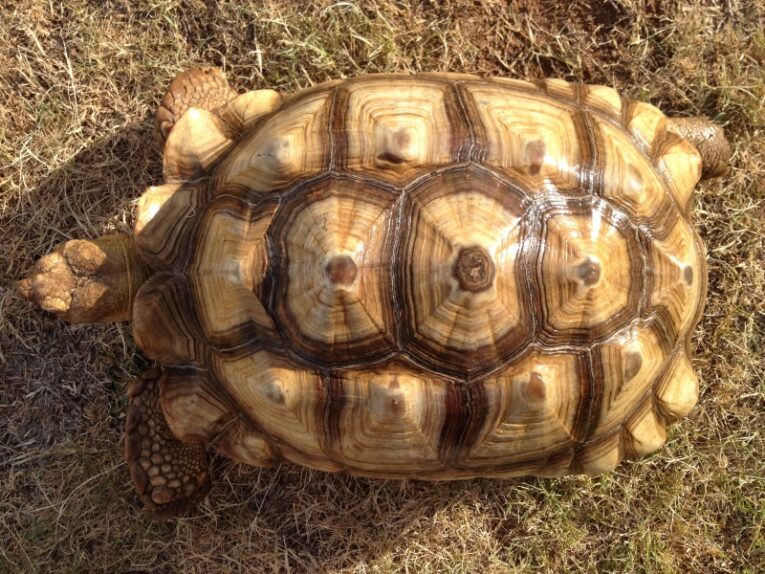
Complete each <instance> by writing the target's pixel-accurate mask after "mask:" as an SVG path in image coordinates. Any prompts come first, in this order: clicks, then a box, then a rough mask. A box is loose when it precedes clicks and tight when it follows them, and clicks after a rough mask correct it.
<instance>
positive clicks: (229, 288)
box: [190, 196, 276, 347]
mask: <svg viewBox="0 0 765 574" xmlns="http://www.w3.org/2000/svg"><path fill="white" fill-rule="evenodd" d="M275 209H276V204H273V203H264V204H260V205H258V206H257V207H253V206H251V205H249V204H247V203H246V202H242V201H239V200H236V199H234V198H231V197H226V196H223V197H218V198H217V199H215V200H214V201H213V202H212V203H211V204H210V205H209V206H208V208H207V211H206V213H205V216H204V218H203V220H202V222H201V225H200V231H199V235H198V237H197V251H196V253H195V258H194V261H193V263H192V265H191V267H190V278H191V283H192V285H193V287H194V294H195V297H196V308H197V310H198V311H199V319H200V323H201V325H202V329H203V330H204V332H205V335H206V336H207V337H208V338H209V340H210V341H211V342H213V343H214V344H216V345H219V346H221V347H232V346H236V345H238V344H240V343H241V342H242V341H243V340H246V339H248V338H250V339H251V338H255V337H264V336H268V335H269V334H272V333H273V330H274V324H273V321H272V319H271V317H270V316H269V314H268V312H267V311H266V309H265V307H264V305H263V302H262V301H261V300H260V298H259V297H258V293H259V290H260V286H261V283H262V282H263V280H264V278H265V276H266V273H267V268H268V255H267V250H268V246H267V244H266V231H267V229H268V226H269V225H270V224H271V219H272V216H273V213H274V211H275Z"/></svg>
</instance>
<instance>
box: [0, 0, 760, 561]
mask: <svg viewBox="0 0 765 574" xmlns="http://www.w3.org/2000/svg"><path fill="white" fill-rule="evenodd" d="M239 4H240V3H239V2H235V1H229V2H221V3H219V4H218V5H217V6H216V5H215V4H214V3H213V2H202V1H177V0H151V1H146V2H128V1H96V0H91V1H87V0H70V1H67V2H63V3H58V2H48V1H24V2H5V3H3V4H2V6H1V7H0V230H2V238H0V571H1V572H19V571H57V572H58V571H61V572H83V571H85V572H90V571H93V572H95V571H109V572H131V571H132V572H138V571H153V572H170V571H183V572H238V571H251V572H411V573H415V572H416V573H428V572H455V573H456V572H471V573H472V572H487V573H491V572H539V571H543V572H587V571H590V572H592V571H596V570H597V571H599V572H705V573H706V572H736V573H739V572H756V571H760V572H762V571H765V532H764V531H763V529H764V527H765V468H764V467H763V460H765V440H764V437H763V428H765V400H764V397H765V392H764V391H765V381H763V373H764V372H765V368H764V367H765V361H764V360H763V347H764V346H765V316H764V314H763V301H764V300H765V270H763V259H764V255H765V245H764V244H765V138H764V137H763V135H764V134H763V129H764V128H765V113H764V112H763V105H764V104H765V79H764V77H763V65H765V36H763V29H765V7H764V6H763V3H762V2H761V1H744V0H726V1H719V2H713V1H705V2H697V1H692V2H681V3H678V2H667V1H661V0H646V1H639V2H638V1H632V0H610V1H602V2H601V1H595V0H592V1H590V2H588V1H577V0H574V1H573V2H571V1H568V0H561V1H551V2H542V1H540V2H533V1H528V2H518V3H515V4H513V5H509V4H508V3H506V2H499V1H486V2H458V1H456V0H455V1H449V0H441V1H438V0H436V1H433V2H425V1H423V2H413V1H405V0H402V1H394V0H376V1H375V0H372V1H369V2H363V3H351V2H323V1H315V2H310V3H308V2H292V1H288V0H284V1H276V0H274V1H267V2H264V3H261V2H250V3H249V4H248V5H246V6H240V5H239ZM200 63H206V64H213V65H218V66H222V67H224V68H225V69H226V71H227V73H228V76H229V79H230V81H231V83H232V85H234V86H235V87H236V88H237V89H238V90H240V91H243V90H245V89H247V88H250V87H253V86H257V87H272V88H276V89H279V90H283V91H292V90H295V89H298V88H302V87H305V86H309V85H311V84H314V83H318V82H321V81H323V80H327V79H331V78H337V77H343V76H350V75H354V74H360V73H365V72H379V71H403V70H406V71H419V70H427V71H432V70H453V71H468V72H475V73H479V74H484V75H490V74H493V75H505V76H519V77H525V78H541V77H544V76H559V77H563V78H565V79H569V80H581V81H586V82H593V83H604V84H609V85H613V86H615V87H617V88H619V89H620V90H622V91H623V92H624V93H625V94H627V95H629V96H632V97H636V98H641V99H644V100H648V101H651V102H652V103H654V104H657V105H659V106H660V107H662V109H664V110H665V111H667V112H671V113H677V114H681V115H694V114H707V115H710V116H712V117H714V118H716V119H717V120H718V121H720V122H721V123H723V124H724V125H725V127H726V130H727V132H728V134H729V137H730V138H731V140H732V141H733V143H734V148H735V156H734V163H735V172H734V173H733V175H732V176H731V177H730V178H728V179H726V180H725V181H718V182H713V183H708V184H705V185H704V186H702V188H701V190H700V193H699V194H698V195H697V199H696V214H697V219H696V221H697V222H698V224H699V226H700V229H701V233H702V236H703V237H704V238H705V239H706V241H707V243H708V245H709V268H710V269H709V275H710V287H709V303H708V306H707V308H706V312H705V315H704V319H703V321H702V323H701V325H700V326H699V328H698V330H697V333H696V337H695V339H694V340H695V342H696V361H695V366H696V368H697V369H698V371H699V372H700V375H701V381H702V387H701V390H702V393H701V399H700V403H699V406H698V407H697V408H696V409H695V410H694V411H693V413H692V414H691V415H690V417H689V419H688V420H685V421H683V422H681V423H680V424H678V425H676V426H674V427H672V429H671V431H670V436H669V443H668V445H667V447H666V448H664V449H663V450H661V451H659V452H658V453H656V454H655V455H653V456H650V457H648V458H647V459H643V460H641V461H639V462H636V463H627V464H624V465H622V466H621V467H620V468H619V469H618V470H617V471H615V472H613V473H611V474H609V475H606V476H602V477H598V478H594V479H593V478H587V477H568V478H564V479H557V480H540V479H523V480H513V481H506V482H500V481H490V480H474V481H469V482H462V483H442V484H428V483H416V482H408V483H406V482H392V481H379V480H363V479H353V478H349V477H346V476H336V475H325V474H321V473H316V472H311V471H308V470H304V469H300V468H297V467H292V466H283V467H281V468H276V469H266V470H262V469H255V468H248V467H244V466H241V465H238V464H235V463H232V462H230V461H227V460H223V459H220V458H219V459H216V460H215V462H214V471H215V475H216V483H215V486H214V488H213V490H212V492H211V494H210V496H209V498H208V499H207V501H206V503H205V504H204V505H203V506H202V508H201V510H200V512H199V513H198V514H197V515H195V516H193V517H190V518H187V519H183V520H179V521H176V522H168V523H158V522H154V521H152V520H151V518H150V517H149V516H147V515H146V514H145V513H143V512H142V511H141V510H140V508H139V505H138V502H137V500H136V497H135V496H134V494H133V488H132V485H131V483H130V479H129V476H128V471H127V468H126V466H125V464H124V463H123V462H122V455H121V444H120V441H121V433H122V427H123V423H124V414H125V405H126V398H125V386H126V384H127V381H128V380H129V379H130V377H131V376H132V374H134V373H135V372H137V371H138V370H140V368H141V366H142V359H141V358H140V357H139V356H138V355H137V354H136V351H135V346H134V343H133V340H132V336H131V333H130V329H129V327H128V325H126V324H121V325H106V326H83V327H70V326H66V325H64V324H62V323H59V322H58V321H56V320H54V319H52V318H50V317H47V316H44V315H43V314H41V313H40V312H38V311H36V310H34V309H32V307H31V306H30V305H28V304H26V303H24V302H22V301H20V300H19V299H18V297H17V296H16V295H15V294H14V291H13V282H14V281H15V280H17V279H18V278H19V277H20V276H21V275H22V274H23V273H24V272H25V271H26V270H28V269H29V267H30V266H31V264H32V263H33V261H34V260H35V259H36V258H37V257H39V256H40V255H42V254H44V253H45V252H47V251H49V250H50V249H51V248H52V247H53V246H54V245H55V244H57V243H59V242H60V241H62V240H65V239H70V238H85V237H94V236H97V235H100V234H102V233H104V232H106V231H111V230H126V231H127V230H129V227H130V224H131V207H132V201H133V200H134V199H135V198H136V197H138V195H140V193H141V192H142V191H143V189H144V187H146V186H147V185H150V184H152V183H156V182H159V181H160V171H161V170H160V162H159V155H158V150H157V148H156V147H155V145H154V143H153V140H152V137H151V135H152V133H151V131H152V127H151V118H152V114H153V111H154V109H155V108H156V105H157V103H158V101H159V99H160V98H161V96H162V95H163V93H164V91H165V90H166V88H167V86H168V84H169V82H170V80H171V78H172V77H173V76H174V75H175V74H176V73H177V72H179V71H180V70H182V69H184V68H186V67H189V66H191V65H194V64H200Z"/></svg>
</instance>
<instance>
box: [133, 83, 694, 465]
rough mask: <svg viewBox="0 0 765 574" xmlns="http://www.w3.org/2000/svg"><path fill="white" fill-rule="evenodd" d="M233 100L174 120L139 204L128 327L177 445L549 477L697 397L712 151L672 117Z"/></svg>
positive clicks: (623, 444) (617, 111) (512, 89)
mask: <svg viewBox="0 0 765 574" xmlns="http://www.w3.org/2000/svg"><path fill="white" fill-rule="evenodd" d="M253 94H254V95H253ZM239 98H242V100H240V101H239V102H237V100H235V101H234V103H233V104H230V105H229V106H228V109H229V110H236V114H234V113H233V112H230V111H229V112H227V113H228V114H229V115H228V116H227V115H226V113H223V114H218V115H216V116H214V117H213V114H208V113H206V112H205V113H201V112H200V113H198V114H197V115H196V116H194V117H197V118H198V119H196V120H194V121H204V122H207V124H208V125H209V126H210V129H209V130H207V131H205V130H202V129H201V128H200V127H199V126H198V125H197V126H194V125H192V123H191V122H192V120H188V121H187V120H185V117H186V116H184V117H182V118H181V120H180V121H179V122H178V126H180V128H181V130H185V131H184V132H183V133H189V134H193V133H197V132H199V133H201V132H202V131H205V133H207V134H210V133H212V131H215V130H217V132H216V133H218V134H219V136H209V135H208V136H207V137H206V138H201V139H200V144H199V149H192V150H191V151H189V150H186V149H185V148H183V149H180V147H179V146H181V145H182V144H180V143H177V142H180V141H181V140H182V138H181V136H177V137H175V138H174V137H173V133H172V132H171V134H170V138H169V139H168V144H167V145H168V146H170V147H171V149H168V148H167V147H166V150H165V154H166V157H172V158H181V159H174V160H173V161H172V162H166V168H167V166H168V165H169V166H170V167H169V168H167V169H168V170H169V171H168V172H167V177H168V179H169V183H168V184H166V185H164V186H159V187H156V188H151V189H150V190H149V191H147V193H146V194H145V195H144V197H143V199H142V200H141V202H142V203H141V204H140V205H139V216H138V223H137V226H136V237H137V245H138V246H139V249H140V250H141V252H142V253H143V254H144V255H145V257H146V259H147V261H148V262H149V263H150V264H151V265H152V266H153V267H154V268H155V270H156V273H155V275H154V276H153V277H152V278H151V279H150V280H149V281H148V282H147V284H145V285H144V286H143V287H142V289H141V291H140V293H139V296H138V298H137V301H136V304H135V315H134V319H135V322H134V329H135V335H136V339H137V341H138V343H139V345H140V346H141V347H142V348H143V350H144V351H145V352H146V353H147V354H148V355H149V356H150V357H151V358H153V359H155V360H156V361H158V362H160V363H161V364H162V365H163V366H164V368H165V371H166V373H168V375H167V380H168V381H172V384H170V383H168V384H166V385H165V387H164V388H163V408H164V410H165V414H166V416H167V417H168V421H169V424H170V427H171V428H173V429H174V430H175V431H176V434H179V435H183V436H193V437H194V440H197V441H198V440H206V441H211V442H213V443H214V444H215V445H216V446H217V448H218V449H219V450H220V451H221V452H223V453H225V454H227V455H229V456H232V457H234V458H236V459H238V460H242V461H245V462H248V463H251V464H257V465H267V464H271V463H272V462H274V461H278V460H285V459H286V460H289V461H292V462H296V463H300V464H304V465H307V466H311V467H314V468H319V469H322V470H329V471H335V470H341V469H347V470H350V471H351V472H353V473H356V474H361V475H367V476H382V477H409V476H411V477H421V478H434V479H444V478H467V477H472V476H496V477H507V476H514V475H523V474H536V475H543V476H552V475H561V474H566V473H569V472H588V473H598V472H602V471H605V470H608V469H610V468H613V467H614V466H615V465H616V464H618V462H619V461H620V460H621V459H622V458H623V457H624V456H629V457H634V456H638V455H642V454H645V453H647V452H650V451H652V450H654V449H656V448H658V447H659V446H660V445H661V444H662V443H663V442H664V440H665V438H666V434H665V427H666V425H667V424H668V423H669V422H671V421H673V420H675V419H677V418H679V417H682V416H684V415H685V414H687V412H688V411H689V410H690V409H691V408H692V407H693V405H694V404H695V402H696V398H697V393H698V383H697V380H696V377H695V375H694V372H693V368H692V367H691V364H690V360H689V355H688V350H687V349H688V338H689V336H690V332H691V331H692V329H693V327H694V326H695V324H696V322H697V321H698V319H699V316H700V313H701V309H702V305H703V299H704V295H705V289H706V269H705V264H704V251H703V246H702V244H701V242H700V240H699V238H698V236H697V235H696V233H695V232H694V230H693V228H692V226H691V224H690V220H689V207H688V205H689V202H690V196H691V192H692V190H693V188H694V186H695V184H696V182H697V181H698V179H699V175H700V162H699V157H698V154H697V152H696V151H695V149H694V148H693V147H692V146H690V144H688V143H687V142H685V141H683V140H681V139H680V138H679V137H677V136H675V135H673V134H671V133H669V132H667V130H666V125H665V124H666V118H665V117H664V115H663V114H662V113H661V112H660V111H659V110H657V109H656V108H654V107H653V106H650V105H648V104H644V103H640V102H634V101H630V100H628V99H625V98H622V97H620V96H619V95H618V94H617V93H616V92H615V91H614V90H612V89H610V88H606V87H603V86H581V85H574V84H569V83H566V82H562V81H558V80H548V81H545V82H540V83H536V84H534V83H529V82H524V81H518V80H504V79H488V80H487V79H479V78H477V77H473V76H467V75H452V74H450V75H442V74H428V75H421V76H368V77H365V78H360V79H354V80H348V81H342V82H333V83H330V84H327V85H321V86H318V87H316V88H313V89H310V90H307V91H305V92H301V93H298V94H297V95H295V96H293V97H290V98H287V99H284V100H282V99H281V96H278V95H277V94H275V93H274V92H268V93H264V94H262V95H261V94H260V93H259V92H254V93H252V92H251V93H249V94H246V95H245V96H240V97H239ZM239 98H238V99H239ZM253 102H255V104H254V103H253ZM248 110H250V111H248ZM252 110H254V111H252ZM192 115H193V113H192ZM221 118H222V119H221ZM231 118H234V119H231ZM192 119H193V118H192ZM184 122H186V123H184ZM226 122H228V125H225V124H226ZM186 124H188V125H186ZM176 127H177V126H176ZM173 142H176V143H173ZM184 145H185V144H184ZM191 147H192V148H193V146H191ZM179 150H180V151H179ZM173 166H176V167H173ZM189 369H192V371H193V380H189V381H186V382H185V383H184V377H186V378H188V376H187V375H185V374H184V373H186V372H192V371H189ZM200 381H201V382H200ZM221 397H224V398H221Z"/></svg>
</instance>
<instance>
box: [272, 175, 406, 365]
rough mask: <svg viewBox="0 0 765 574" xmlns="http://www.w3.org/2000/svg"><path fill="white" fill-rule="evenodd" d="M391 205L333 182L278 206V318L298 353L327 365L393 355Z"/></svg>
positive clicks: (360, 187) (375, 191)
mask: <svg viewBox="0 0 765 574" xmlns="http://www.w3.org/2000/svg"><path fill="white" fill-rule="evenodd" d="M394 200H395V197H394V196H393V195H392V194H391V193H389V192H387V191H385V190H382V189H379V188H375V187H373V186H365V185H364V184H363V183H361V182H358V181H355V180H352V179H338V178H334V177H331V178H327V179H324V180H322V181H320V182H317V183H316V184H312V185H310V186H309V187H308V188H307V189H305V190H304V192H303V193H302V194H300V195H299V196H297V197H296V198H295V200H293V201H287V202H286V203H285V205H283V206H282V207H281V209H280V212H279V218H278V220H277V221H276V222H275V224H274V228H273V234H274V243H275V244H276V245H277V246H278V256H279V262H278V265H279V267H278V270H277V271H276V272H275V274H274V275H275V277H274V279H275V283H274V287H273V292H274V297H275V303H274V315H275V317H276V319H277V321H278V322H279V325H280V327H281V329H282V330H283V331H284V333H285V335H286V336H287V338H288V340H289V342H290V344H291V345H292V346H293V348H294V349H296V350H298V351H299V352H301V353H304V354H305V355H307V356H309V357H312V358H315V359H316V360H319V361H322V362H338V361H339V362H343V361H345V362H348V361H353V362H356V361H359V360H362V359H365V358H370V357H374V356H379V355H381V354H385V353H386V352H387V351H388V350H389V349H390V347H391V345H392V327H391V325H390V323H391V319H392V317H391V316H390V315H391V313H390V309H391V307H392V303H391V295H390V286H389V278H390V274H391V269H390V261H391V259H390V246H391V240H392V238H391V231H392V229H391V227H392V224H393V223H392V206H393V202H394Z"/></svg>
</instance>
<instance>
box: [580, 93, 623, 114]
mask: <svg viewBox="0 0 765 574" xmlns="http://www.w3.org/2000/svg"><path fill="white" fill-rule="evenodd" d="M582 103H583V104H584V105H585V106H588V107H591V108H593V109H596V110H598V111H600V112H603V113H605V114H608V115H609V116H611V117H613V118H618V117H619V116H621V113H622V98H621V96H620V95H619V92H617V91H616V90H615V89H613V88H610V87H608V86H598V85H588V86H585V87H584V98H583V99H582Z"/></svg>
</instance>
